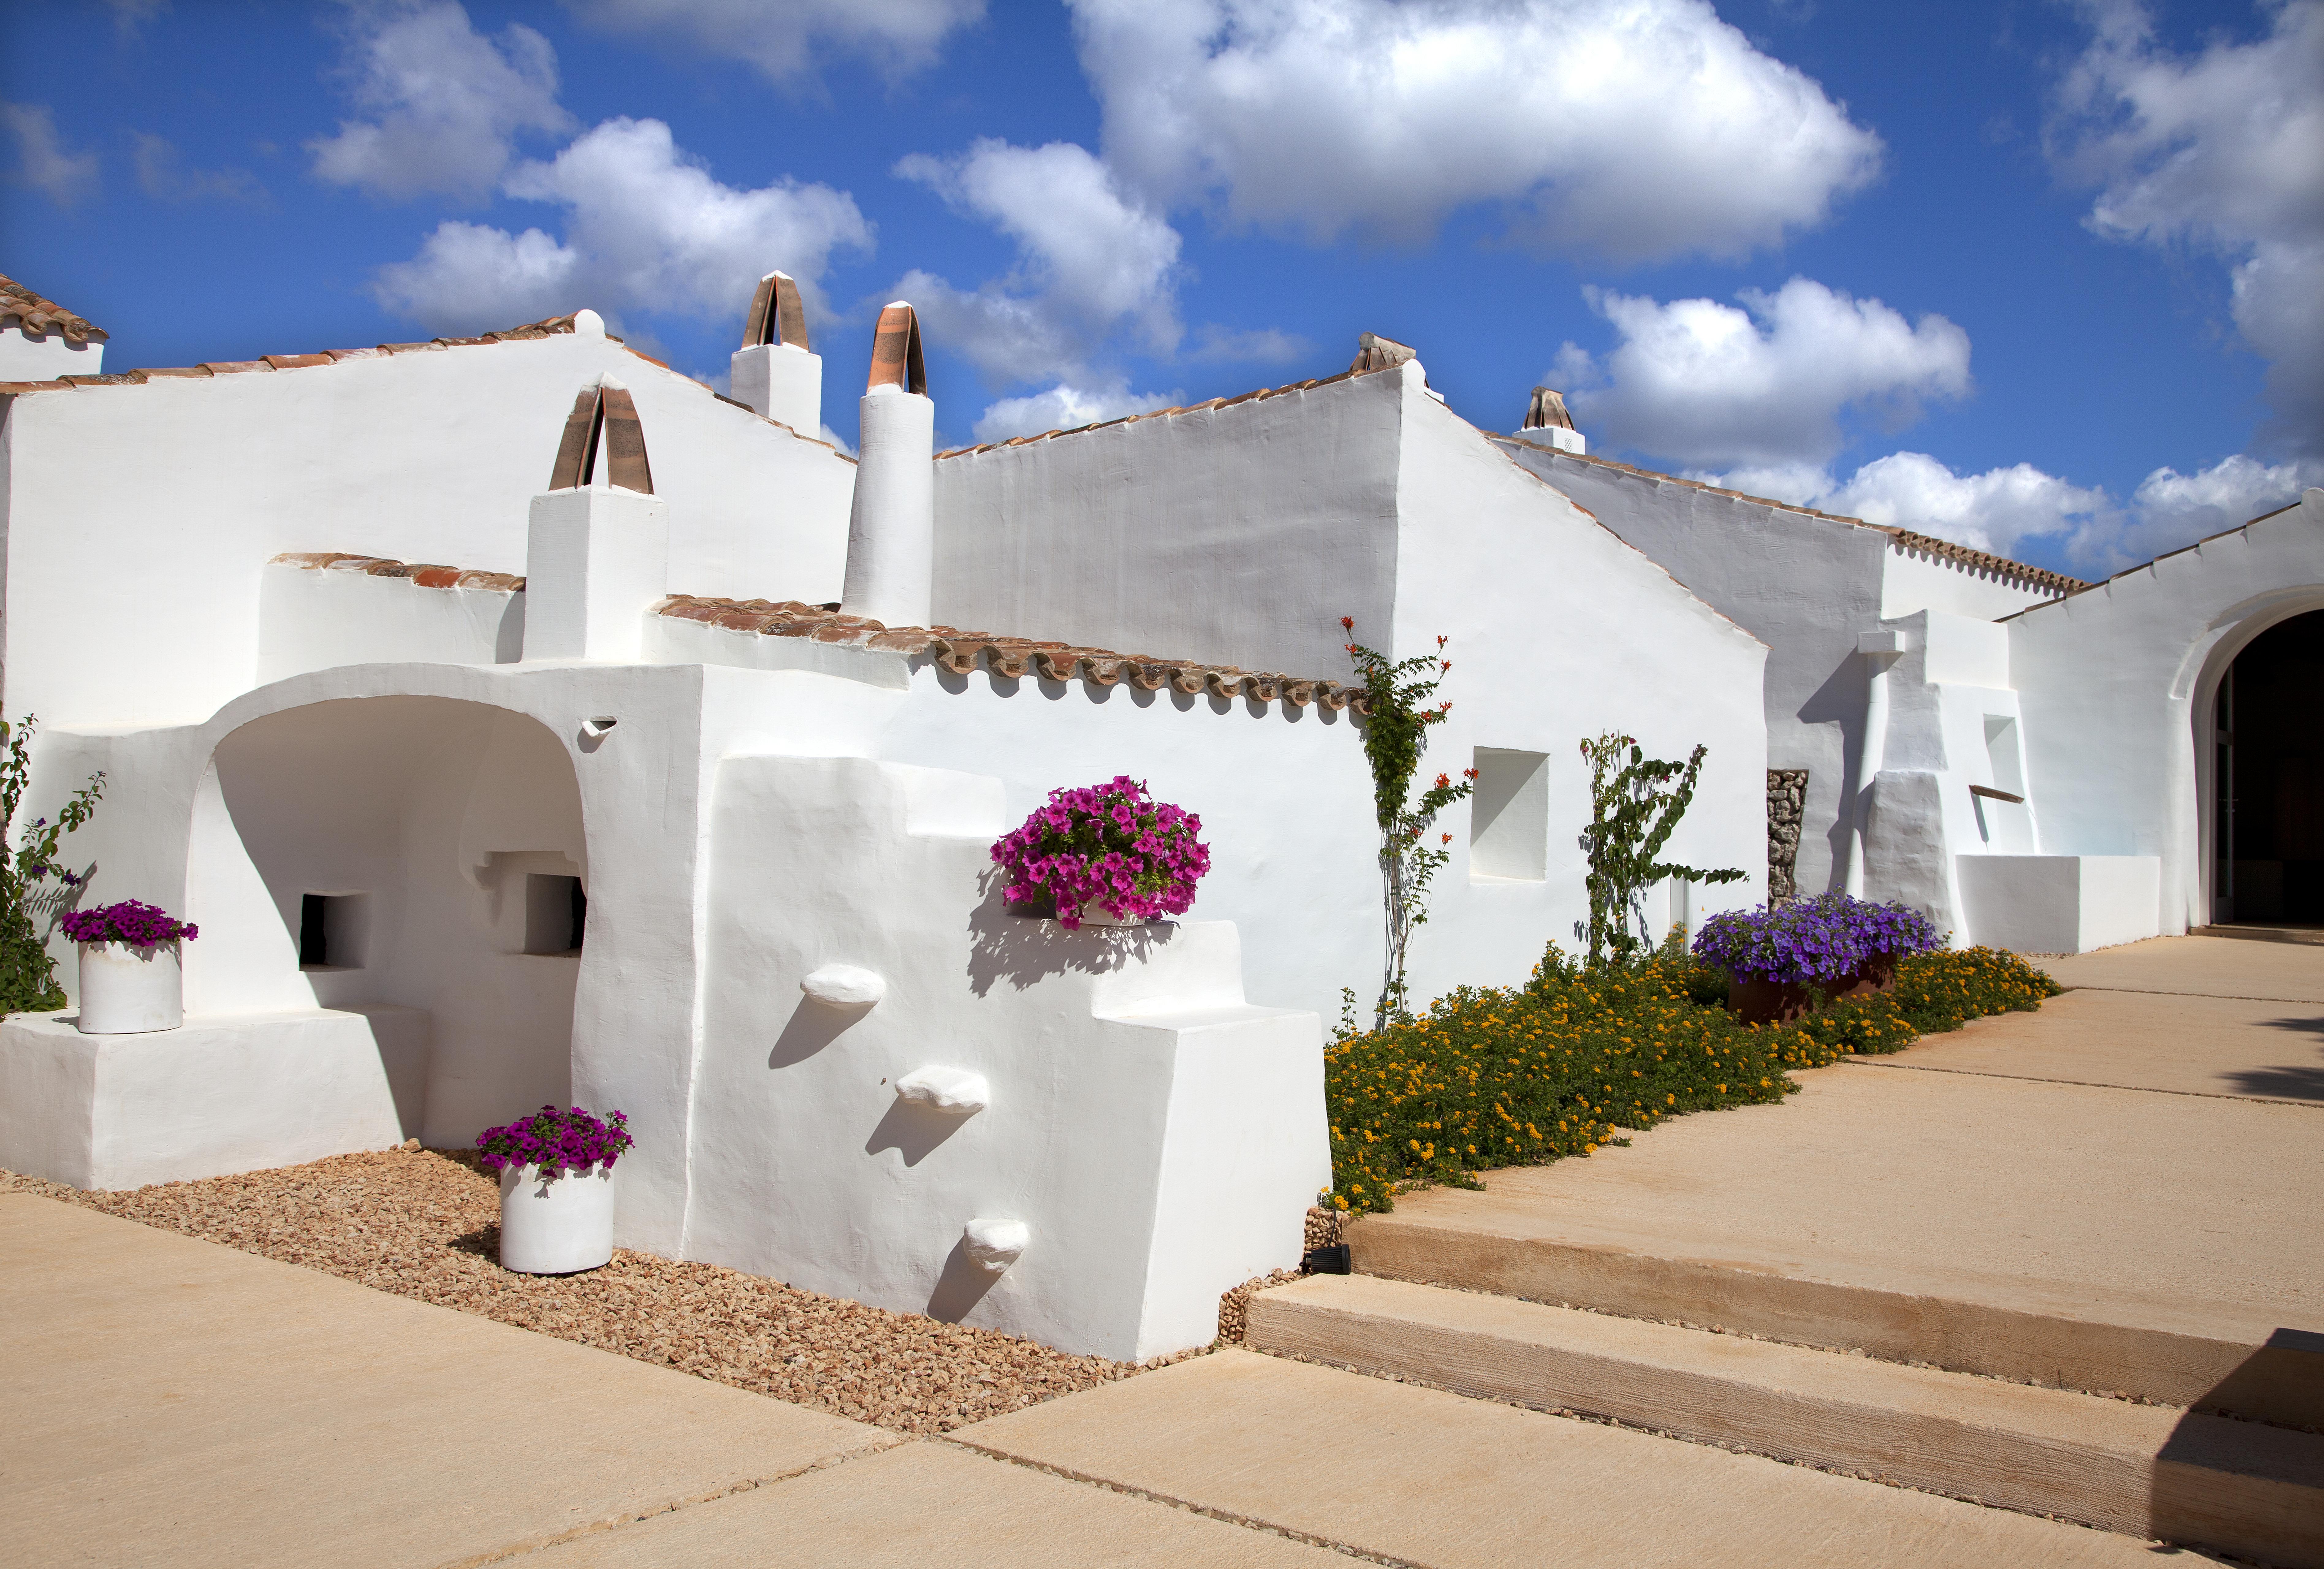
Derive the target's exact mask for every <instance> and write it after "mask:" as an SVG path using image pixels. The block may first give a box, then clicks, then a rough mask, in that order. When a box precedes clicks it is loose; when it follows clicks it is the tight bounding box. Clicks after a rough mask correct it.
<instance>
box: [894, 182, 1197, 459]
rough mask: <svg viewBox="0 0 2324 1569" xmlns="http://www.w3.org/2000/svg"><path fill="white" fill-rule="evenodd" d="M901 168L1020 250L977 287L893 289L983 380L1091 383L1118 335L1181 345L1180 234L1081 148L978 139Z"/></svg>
mask: <svg viewBox="0 0 2324 1569" xmlns="http://www.w3.org/2000/svg"><path fill="white" fill-rule="evenodd" d="M896 172H897V173H898V174H899V175H901V176H903V177H904V178H906V179H908V180H917V181H918V182H919V183H921V184H923V185H926V186H927V187H928V188H929V189H932V190H934V191H936V193H937V194H938V195H940V196H942V197H943V198H944V199H945V202H946V203H947V204H948V205H949V206H951V207H953V208H955V209H956V210H959V211H961V212H964V213H967V214H970V215H972V216H973V217H978V218H981V219H983V220H984V221H986V222H988V223H990V224H991V225H992V226H993V227H995V228H997V229H999V230H1000V231H1001V233H1003V234H1005V235H1009V237H1010V238H1011V239H1012V240H1014V241H1016V243H1017V264H1016V265H1015V266H1014V267H1013V268H1012V269H1011V270H1010V272H1009V273H1008V274H1007V275H1005V276H1003V277H1001V278H996V279H992V280H991V281H987V282H985V283H984V284H982V286H981V287H979V288H977V289H975V290H973V291H964V290H961V289H957V288H955V287H954V286H953V285H952V284H951V283H950V282H948V281H945V279H943V278H940V277H936V276H935V275H934V274H931V273H928V272H920V271H914V272H910V273H908V274H907V275H906V276H905V278H904V279H903V280H902V281H900V282H899V283H898V284H897V286H896V291H895V292H896V295H897V297H899V298H901V299H906V300H911V301H912V303H913V304H914V306H916V307H917V308H918V309H919V312H920V315H921V317H922V318H923V320H924V322H925V324H926V326H927V330H928V331H929V333H930V334H931V335H932V336H933V337H936V338H937V339H938V340H940V341H941V342H943V343H944V344H945V346H946V347H948V348H951V349H954V350H956V351H958V352H960V353H962V354H964V355H967V356H968V357H969V358H970V359H971V360H972V361H973V362H974V363H975V364H976V365H979V366H980V367H981V368H982V369H983V370H984V371H985V372H986V373H987V374H989V375H991V376H993V377H995V378H997V379H999V380H1002V381H1034V380H1041V379H1046V378H1047V377H1050V376H1059V377H1063V378H1065V380H1067V381H1075V380H1086V379H1088V378H1089V372H1088V369H1087V365H1088V362H1089V361H1090V359H1091V357H1092V356H1093V355H1095V354H1096V353H1097V352H1098V350H1099V348H1100V347H1101V346H1102V345H1103V344H1105V343H1107V342H1108V341H1110V340H1116V339H1118V340H1120V341H1122V342H1125V343H1127V344H1129V345H1131V346H1135V347H1137V348H1138V349H1139V350H1142V351H1144V352H1146V353H1149V354H1157V355H1168V354H1170V353H1172V352H1173V351H1175V350H1176V347H1177V346H1178V341H1179V339H1180V338H1181V337H1183V336H1184V334H1185V328H1184V327H1183V326H1182V324H1181V323H1180V322H1179V319H1178V300H1177V289H1176V281H1177V275H1178V250H1179V237H1178V232H1177V231H1176V229H1174V228H1172V227H1171V226H1169V225H1168V224H1167V223H1166V222H1164V221H1163V220H1162V219H1161V218H1160V217H1157V216H1156V215H1155V214H1153V213H1151V212H1148V211H1147V210H1146V209H1145V208H1143V207H1141V206H1139V205H1138V204H1137V203H1136V202H1134V201H1133V200H1131V199H1130V198H1128V197H1126V196H1125V195H1124V193H1123V192H1122V190H1121V189H1120V186H1119V184H1118V183H1117V182H1116V181H1115V180H1114V178H1113V176H1112V174H1111V171H1109V170H1108V169H1107V168H1106V166H1105V165H1104V164H1103V163H1102V162H1099V161H1098V160H1097V159H1095V158H1093V157H1092V156H1091V155H1090V154H1089V153H1088V152H1086V151H1085V150H1084V149H1083V148H1080V147H1077V146H1075V145H1074V144H1073V143H1069V142H1052V143H1049V144H1048V145H1047V146H1044V147H1015V146H1011V145H1010V144H1009V143H1006V142H996V141H991V140H985V141H980V142H978V143H976V144H975V145H974V146H973V147H971V148H970V149H969V151H968V152H966V153H964V154H963V155H961V156H960V157H957V158H949V159H937V158H930V157H927V156H926V155H924V154H917V153H916V154H914V155H913V156H911V157H908V158H906V159H904V160H903V161H902V162H899V163H898V164H897V166H896ZM1047 428H1048V427H1046V426H1044V427H1042V429H1047Z"/></svg>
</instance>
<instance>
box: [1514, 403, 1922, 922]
mask: <svg viewBox="0 0 2324 1569" xmlns="http://www.w3.org/2000/svg"><path fill="white" fill-rule="evenodd" d="M1506 445H1507V450H1508V452H1509V453H1510V455H1511V456H1512V457H1515V458H1516V459H1517V462H1518V463H1520V464H1522V465H1523V466H1525V467H1526V468H1527V469H1528V470H1529V471H1531V472H1532V473H1534V474H1536V475H1540V476H1541V477H1542V478H1544V479H1545V480H1547V481H1548V482H1549V483H1550V484H1551V485H1554V486H1555V487H1556V488H1557V489H1558V490H1560V491H1561V492H1563V493H1564V494H1566V495H1569V496H1571V497H1572V498H1573V500H1574V501H1575V502H1576V503H1578V504H1580V505H1581V506H1582V507H1584V508H1586V509H1588V511H1589V512H1590V513H1591V515H1592V516H1594V517H1595V518H1596V519H1597V520H1598V521H1600V522H1601V523H1603V524H1605V526H1606V527H1607V528H1609V529H1610V530H1612V531H1614V532H1615V533H1616V534H1618V535H1619V536H1620V537H1621V538H1622V539H1623V540H1627V541H1628V542H1629V543H1630V544H1632V545H1634V546H1636V547H1637V549H1640V550H1642V551H1644V552H1645V553H1646V555H1647V556H1648V557H1650V558H1653V559H1654V560H1655V561H1657V562H1659V563H1661V564H1662V565H1663V566H1664V567H1665V568H1668V570H1669V571H1670V573H1671V575H1672V576H1673V577H1676V578H1677V579H1678V580H1679V581H1680V582H1681V583H1683V584H1684V585H1686V586H1687V587H1688V588H1689V589H1690V590H1691V591H1692V592H1693V593H1694V594H1696V595H1699V596H1701V598H1702V599H1704V600H1705V601H1707V602H1708V603H1710V604H1711V605H1715V606H1717V607H1718V608H1719V609H1720V611H1721V612H1722V613H1723V614H1727V615H1729V616H1731V617H1732V618H1733V619H1734V620H1735V622H1736V623H1738V625H1740V626H1742V627H1744V628H1746V629H1747V630H1748V631H1749V632H1751V633H1752V634H1753V635H1754V636H1756V637H1757V638H1758V639H1759V640H1760V641H1762V642H1764V643H1766V645H1767V662H1766V689H1765V692H1764V694H1763V697H1762V702H1763V712H1764V715H1765V722H1766V749H1767V760H1766V766H1767V767H1769V768H1803V769H1806V770H1807V771H1808V789H1807V805H1806V808H1805V812H1804V815H1803V822H1802V826H1801V831H1800V849H1799V859H1798V861H1797V863H1796V864H1795V868H1794V870H1795V872H1796V875H1797V877H1798V881H1799V887H1800V891H1802V892H1803V893H1818V892H1821V891H1824V890H1826V889H1837V888H1839V887H1840V886H1841V884H1842V882H1843V881H1844V880H1845V878H1846V875H1847V868H1848V841H1849V820H1850V813H1849V803H1850V802H1852V800H1853V799H1854V796H1855V791H1856V789H1857V780H1856V772H1855V771H1856V768H1857V765H1858V761H1860V760H1861V758H1862V755H1863V752H1862V748H1863V744H1864V706H1865V682H1866V675H1867V670H1866V666H1865V662H1864V660H1863V658H1862V657H1861V656H1860V655H1858V652H1857V651H1856V640H1857V637H1858V634H1859V633H1861V632H1870V631H1873V630H1875V629H1876V628H1877V626H1878V625H1879V622H1880V614H1881V595H1882V582H1883V572H1884V570H1885V568H1886V560H1885V558H1886V556H1887V555H1888V543H1887V540H1888V537H1887V536H1886V534H1884V533H1882V532H1880V531H1878V530H1877V529H1870V528H1864V527H1861V526H1858V525H1854V524H1849V523H1841V522H1836V521H1832V520H1831V519H1829V518H1818V517H1811V516H1809V515H1808V514H1806V513H1804V512H1796V511H1794V510H1792V509H1790V508H1787V507H1781V506H1776V505H1774V504H1772V503H1766V502H1759V501H1753V500H1750V499H1748V498H1747V497H1743V496H1737V495H1729V494H1722V493H1720V492H1717V491H1710V490H1705V489H1703V488H1702V487H1701V486H1700V485H1687V484H1684V483H1682V482H1679V481H1674V480H1667V479H1665V478H1663V477H1662V476H1660V475H1650V474H1639V473H1636V472H1633V471H1630V470H1628V469H1624V468H1620V467H1618V466H1614V465H1611V464H1607V463H1600V462H1592V461H1591V460H1589V459H1586V458H1578V457H1572V456H1570V455H1567V454H1563V453H1549V452H1545V451H1543V450H1541V449H1540V448H1536V447H1532V446H1529V445H1520V444H1517V443H1514V442H1511V443H1507V444H1506ZM1763 791H1764V781H1763ZM1760 812H1761V817H1762V829H1761V841H1762V842H1761V846H1760V849H1759V852H1758V854H1757V858H1756V861H1755V864H1756V865H1757V867H1758V869H1759V871H1760V873H1761V876H1762V877H1763V878H1764V877H1765V874H1766V859H1767V857H1766V844H1765V839H1766V832H1765V826H1764V819H1765V816H1766V804H1765V798H1764V794H1763V796H1762V801H1761V808H1760ZM1763 897H1764V895H1763Z"/></svg>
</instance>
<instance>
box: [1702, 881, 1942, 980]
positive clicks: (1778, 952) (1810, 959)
mask: <svg viewBox="0 0 2324 1569" xmlns="http://www.w3.org/2000/svg"><path fill="white" fill-rule="evenodd" d="M1940 944H1941V938H1940V937H1938V936H1937V928H1935V927H1933V926H1932V925H1930V924H1929V918H1928V917H1926V916H1924V915H1923V914H1922V913H1921V912H1920V911H1919V910H1916V909H1908V908H1907V907H1905V906H1904V905H1902V904H1867V903H1866V902H1865V901H1864V900H1860V899H1850V898H1849V897H1848V895H1846V894H1844V893H1826V894H1821V895H1819V896H1818V897H1816V898H1814V899H1795V900H1791V901H1790V902H1789V903H1786V904H1779V905H1776V906H1775V907H1774V908H1773V909H1769V908H1767V907H1766V906H1764V905H1763V906H1761V907H1760V908H1759V909H1742V910H1733V909H1730V910H1724V911H1721V912H1720V914H1718V915H1714V916H1712V917H1711V918H1710V919H1709V920H1706V921H1704V922H1703V923H1702V930H1701V931H1700V932H1698V933H1697V934H1696V935H1695V939H1694V956H1695V957H1696V958H1698V959H1701V961H1702V962H1703V963H1704V964H1716V965H1718V966H1719V967H1720V969H1723V970H1725V971H1726V972H1727V973H1728V974H1730V975H1732V976H1734V977H1735V978H1736V979H1737V980H1738V981H1775V982H1778V983H1784V984H1789V985H1794V986H1799V985H1813V984H1817V983H1829V982H1833V981H1838V980H1840V979H1841V978H1843V977H1845V976H1848V975H1851V974H1855V973H1856V972H1857V971H1858V970H1860V969H1861V968H1863V967H1864V965H1865V964H1866V963H1867V961H1869V960H1871V959H1873V958H1876V957H1878V956H1880V955H1898V954H1924V953H1927V952H1929V951H1930V950H1932V949H1933V948H1935V947H1937V946H1940Z"/></svg>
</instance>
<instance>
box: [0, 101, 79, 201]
mask: <svg viewBox="0 0 2324 1569" xmlns="http://www.w3.org/2000/svg"><path fill="white" fill-rule="evenodd" d="M0 125H6V126H7V127H8V129H9V131H10V133H11V134H14V136H15V138H16V167H15V169H14V170H13V171H11V172H10V174H9V180H10V183H12V184H17V185H29V186H31V187H32V189H35V190H37V191H41V192H42V193H43V194H44V195H46V196H47V197H48V198H49V199H50V200H51V201H52V202H55V203H56V204H57V205H58V206H59V207H71V206H72V205H73V204H74V203H76V202H78V201H81V200H84V199H86V198H88V197H92V196H95V195H96V194H97V154H96V153H95V152H72V151H70V150H69V149H68V148H67V147H66V146H65V143H64V141H63V139H62V138H60V136H58V134H57V116H56V112H55V111H54V110H52V109H51V108H50V107H49V106H47V105H46V104H10V103H5V102H0Z"/></svg>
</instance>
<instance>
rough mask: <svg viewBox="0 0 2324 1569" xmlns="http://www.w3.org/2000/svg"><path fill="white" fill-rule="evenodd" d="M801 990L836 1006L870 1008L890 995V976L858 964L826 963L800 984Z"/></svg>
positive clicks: (828, 1004) (831, 1005)
mask: <svg viewBox="0 0 2324 1569" xmlns="http://www.w3.org/2000/svg"><path fill="white" fill-rule="evenodd" d="M799 990H800V991H802V992H806V993H807V995H808V996H809V997H812V998H813V999H815V1001H817V1002H821V1003H824V1004H825V1005H827V1006H829V1007H833V1008H869V1007H870V1006H871V1005H872V1004H873V1003H875V1002H877V1001H880V999H881V998H882V997H885V996H886V995H887V994H888V978H887V977H886V976H884V975H882V974H880V973H879V972H878V971H876V970H866V969H863V968H862V967H861V966H860V965H856V964H825V965H824V966H823V967H822V968H821V969H819V970H816V971H815V972H814V973H813V974H809V975H808V976H807V979H806V980H804V981H801V982H800V983H799Z"/></svg>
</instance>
